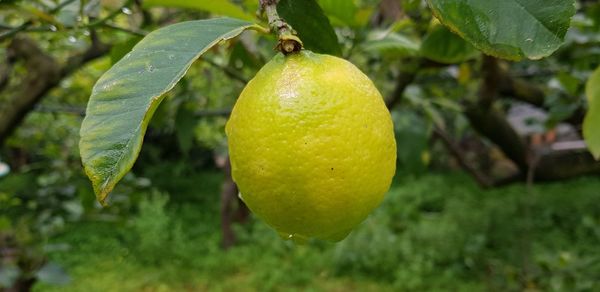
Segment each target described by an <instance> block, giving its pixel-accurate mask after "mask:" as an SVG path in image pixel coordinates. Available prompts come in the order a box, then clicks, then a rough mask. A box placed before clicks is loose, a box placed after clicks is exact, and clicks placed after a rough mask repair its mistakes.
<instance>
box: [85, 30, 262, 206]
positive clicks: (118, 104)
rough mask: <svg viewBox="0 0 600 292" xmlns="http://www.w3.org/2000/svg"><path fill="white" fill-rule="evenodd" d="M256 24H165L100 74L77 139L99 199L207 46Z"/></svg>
mask: <svg viewBox="0 0 600 292" xmlns="http://www.w3.org/2000/svg"><path fill="white" fill-rule="evenodd" d="M257 27H258V26H256V25H254V24H251V23H248V22H245V21H242V20H237V19H231V18H218V19H209V20H197V21H188V22H182V23H178V24H174V25H171V26H167V27H164V28H161V29H159V30H156V31H154V32H152V33H150V34H148V36H146V37H145V38H144V39H143V40H141V41H140V42H139V43H138V44H137V45H136V46H135V47H134V48H133V50H132V51H131V52H130V53H129V54H127V55H125V57H123V58H122V59H121V60H120V61H119V62H117V63H116V64H115V65H114V66H113V67H112V68H111V69H110V70H108V71H107V72H106V73H104V75H102V77H100V79H99V80H98V82H96V85H94V88H93V90H92V96H91V97H90V101H89V103H88V107H87V114H86V117H85V119H84V120H83V124H82V125H81V140H80V143H79V148H80V151H81V158H82V161H83V166H84V168H85V171H86V173H87V175H88V176H89V178H90V180H91V181H92V184H93V186H94V191H95V192H96V196H97V198H98V200H99V201H100V202H102V203H103V202H104V200H105V199H106V197H107V196H108V194H109V193H110V192H111V191H112V189H113V188H114V186H115V184H116V183H117V182H118V181H119V180H120V179H121V178H122V177H123V176H124V175H125V173H127V172H128V171H129V170H130V169H131V167H132V166H133V163H134V162H135V160H136V159H137V156H138V154H139V151H140V149H141V147H142V141H143V137H144V133H145V132H146V128H147V126H148V122H149V121H150V119H151V118H152V115H153V114H154V111H155V110H156V108H157V107H158V105H159V104H160V102H161V101H162V100H163V95H164V94H165V93H166V92H167V91H169V90H171V89H172V88H173V87H174V86H175V84H176V83H177V82H178V81H179V80H180V79H181V78H182V77H183V75H184V74H185V73H186V71H187V70H188V69H189V67H190V66H191V64H192V63H193V62H194V61H195V60H196V59H198V58H199V57H200V55H202V54H203V53H204V52H206V51H207V50H208V49H210V48H211V47H213V46H214V45H215V44H217V43H218V42H220V41H222V40H227V39H230V38H233V37H235V36H237V35H239V34H240V33H241V32H242V31H244V30H245V29H248V28H257Z"/></svg>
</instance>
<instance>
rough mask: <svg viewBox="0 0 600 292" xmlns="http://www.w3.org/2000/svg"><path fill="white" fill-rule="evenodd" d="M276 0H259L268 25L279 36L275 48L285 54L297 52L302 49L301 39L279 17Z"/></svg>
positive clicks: (277, 0)
mask: <svg viewBox="0 0 600 292" xmlns="http://www.w3.org/2000/svg"><path fill="white" fill-rule="evenodd" d="M277 2H279V0H260V7H261V9H262V10H263V11H265V14H266V15H267V19H268V21H269V27H270V28H271V31H272V32H273V33H275V34H277V36H278V38H279V43H278V44H277V47H276V49H277V50H278V51H280V52H282V53H283V54H285V55H287V54H291V53H294V52H299V51H300V50H302V41H301V40H300V39H299V38H298V37H297V36H296V31H294V29H292V27H291V26H290V25H289V24H287V22H285V21H284V20H283V19H282V18H281V17H279V14H278V13H277Z"/></svg>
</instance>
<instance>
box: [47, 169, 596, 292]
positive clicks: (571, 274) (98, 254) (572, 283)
mask: <svg viewBox="0 0 600 292" xmlns="http://www.w3.org/2000/svg"><path fill="white" fill-rule="evenodd" d="M201 177H202V178H203V183H202V190H198V189H194V188H195V187H194V183H193V181H197V180H198V179H201V178H200V177H192V178H190V181H188V182H186V183H187V185H188V186H189V188H188V189H186V188H179V189H177V190H176V191H179V192H186V193H185V194H181V195H180V194H179V193H174V191H175V190H173V189H171V190H169V191H170V196H171V199H170V200H169V202H168V203H167V196H166V195H165V194H161V193H155V194H153V195H148V199H147V200H144V201H143V202H142V203H141V204H140V208H139V209H140V212H139V214H138V215H136V216H135V217H134V218H130V220H128V222H126V223H109V222H82V223H78V224H75V225H71V226H69V227H68V228H67V230H66V231H65V232H64V233H63V234H62V235H61V236H59V237H57V238H54V239H53V240H52V242H53V243H67V244H68V245H69V246H70V249H69V250H67V251H60V252H53V253H51V254H50V257H51V259H52V260H54V261H56V262H58V263H60V264H62V265H63V266H64V267H67V270H68V271H69V273H70V275H71V277H72V281H71V283H70V284H68V285H66V286H50V285H46V284H38V285H36V286H35V290H36V291H490V290H492V291H522V290H524V289H525V288H530V289H534V290H535V289H538V290H544V291H547V290H551V291H598V290H599V289H600V282H599V279H600V277H598V275H600V249H599V248H598V247H599V246H600V204H598V201H599V200H600V180H599V179H598V178H581V179H577V180H572V181H567V182H561V183H552V184H543V185H536V186H535V187H534V188H533V189H531V190H529V191H528V190H527V188H526V187H525V186H523V185H514V186H509V187H505V188H500V189H495V190H490V191H482V190H480V189H478V188H477V187H476V186H475V185H474V184H473V183H472V182H471V180H470V179H469V178H468V177H465V176H462V175H428V176H425V177H421V178H409V179H405V180H403V181H399V182H396V183H395V184H394V186H393V187H392V189H391V190H390V192H389V194H388V195H387V197H386V200H385V202H384V203H383V204H382V206H381V207H380V208H378V209H377V210H376V211H375V212H374V214H372V216H370V217H369V219H367V220H366V221H365V222H364V223H363V224H361V225H360V226H359V227H358V228H357V229H356V230H355V231H354V232H353V233H352V234H351V235H350V236H349V237H348V238H347V239H345V240H344V241H342V242H340V243H337V244H333V243H328V242H322V241H311V242H309V243H308V244H306V245H296V244H294V243H292V242H290V241H284V240H281V239H280V238H279V237H278V236H277V235H276V233H275V232H274V231H272V230H271V229H269V228H268V227H267V226H266V225H265V224H264V223H262V222H260V221H257V220H253V221H252V222H251V223H249V224H246V225H244V226H237V234H238V235H239V237H240V238H239V244H238V245H237V246H235V247H234V248H232V249H230V250H228V251H223V250H221V249H220V248H219V241H220V234H219V221H218V218H219V217H218V204H219V202H218V190H219V187H220V176H219V175H217V174H210V173H206V174H202V175H201ZM196 185H197V184H196ZM195 196H199V197H195Z"/></svg>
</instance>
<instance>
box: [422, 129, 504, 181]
mask: <svg viewBox="0 0 600 292" xmlns="http://www.w3.org/2000/svg"><path fill="white" fill-rule="evenodd" d="M433 134H434V135H435V136H437V137H438V138H440V140H442V142H444V145H446V148H448V150H449V151H450V153H452V155H453V156H454V158H456V160H457V161H458V164H460V166H461V167H462V168H463V169H464V170H466V171H467V172H468V173H469V174H471V176H473V178H475V180H476V181H477V183H479V185H480V186H481V187H483V188H489V187H492V186H493V185H494V183H493V182H492V180H491V179H489V178H488V177H487V176H485V175H484V174H483V173H480V172H479V171H477V169H475V167H473V166H471V165H470V164H469V163H468V162H467V158H466V157H465V156H464V155H463V153H462V150H461V149H460V147H459V146H458V145H456V143H454V141H452V138H450V136H449V135H448V134H447V133H446V132H444V130H442V129H440V128H439V127H434V129H433Z"/></svg>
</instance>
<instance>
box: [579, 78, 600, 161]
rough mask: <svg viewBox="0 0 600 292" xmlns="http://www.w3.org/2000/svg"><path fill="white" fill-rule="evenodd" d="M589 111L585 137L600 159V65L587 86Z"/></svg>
mask: <svg viewBox="0 0 600 292" xmlns="http://www.w3.org/2000/svg"><path fill="white" fill-rule="evenodd" d="M585 94H586V95H587V98H588V112H587V114H586V115H585V120H584V121H583V137H584V138H585V142H586V143H587V146H588V148H589V149H590V151H591V152H592V154H594V157H596V159H600V67H599V68H598V69H596V71H595V72H594V74H592V76H591V77H590V79H589V80H588V82H587V85H586V87H585Z"/></svg>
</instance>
